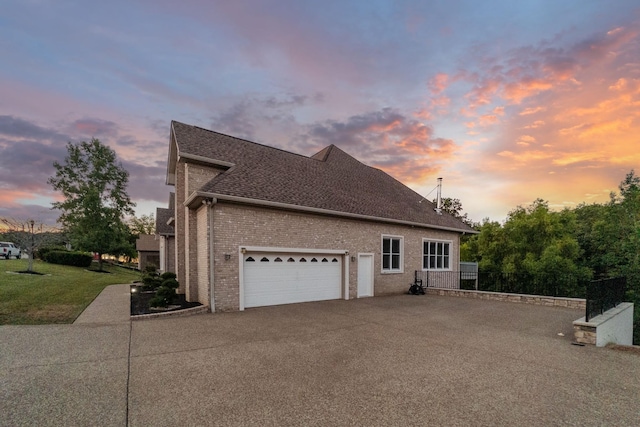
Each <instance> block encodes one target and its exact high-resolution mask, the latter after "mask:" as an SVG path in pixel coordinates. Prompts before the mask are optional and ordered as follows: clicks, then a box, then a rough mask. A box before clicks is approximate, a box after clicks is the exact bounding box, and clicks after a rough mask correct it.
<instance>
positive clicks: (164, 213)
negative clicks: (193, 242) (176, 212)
mask: <svg viewBox="0 0 640 427" xmlns="http://www.w3.org/2000/svg"><path fill="white" fill-rule="evenodd" d="M172 194H173V193H172ZM172 216H173V209H164V208H156V234H160V235H162V236H173V235H174V234H175V231H174V229H173V226H172V225H167V222H169V219H171V217H172Z"/></svg>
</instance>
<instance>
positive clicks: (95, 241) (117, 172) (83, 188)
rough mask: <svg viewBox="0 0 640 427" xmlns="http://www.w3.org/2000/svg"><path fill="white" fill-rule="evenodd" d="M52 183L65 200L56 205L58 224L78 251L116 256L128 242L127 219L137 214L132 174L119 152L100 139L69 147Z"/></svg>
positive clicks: (99, 255) (100, 263)
mask: <svg viewBox="0 0 640 427" xmlns="http://www.w3.org/2000/svg"><path fill="white" fill-rule="evenodd" d="M53 166H54V167H55V169H56V174H55V176H53V177H51V178H49V181H48V182H49V184H51V185H52V186H53V188H54V189H55V190H58V191H61V192H62V195H63V196H64V198H65V200H64V201H62V202H55V203H53V207H54V208H56V209H59V210H60V211H61V212H62V213H61V215H60V218H59V219H58V221H59V222H60V223H61V224H62V225H63V226H64V227H65V229H66V230H67V231H68V233H69V236H70V237H71V241H72V243H73V244H74V246H76V247H77V248H78V249H81V250H85V251H89V252H94V253H97V254H98V260H99V268H100V270H102V255H103V254H108V253H113V251H114V250H115V249H116V248H118V247H121V246H123V241H125V240H126V229H127V227H126V226H125V224H124V216H125V215H132V214H133V207H134V206H135V204H134V203H133V202H131V199H130V198H129V196H128V194H127V192H126V187H127V183H128V180H129V173H128V172H127V171H126V170H125V169H124V168H123V167H122V165H121V164H120V163H116V153H115V151H113V150H112V149H111V148H109V147H107V146H106V145H103V144H102V143H101V142H100V141H99V140H97V139H95V138H94V139H92V140H91V142H84V141H83V142H80V143H79V144H72V143H71V142H70V143H68V144H67V156H66V157H65V160H64V163H63V164H60V163H58V162H54V163H53Z"/></svg>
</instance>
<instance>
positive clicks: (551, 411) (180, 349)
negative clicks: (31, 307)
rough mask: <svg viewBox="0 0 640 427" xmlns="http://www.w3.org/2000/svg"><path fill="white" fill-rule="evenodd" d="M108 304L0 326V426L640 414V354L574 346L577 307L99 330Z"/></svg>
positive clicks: (386, 309) (299, 315)
mask: <svg viewBox="0 0 640 427" xmlns="http://www.w3.org/2000/svg"><path fill="white" fill-rule="evenodd" d="M101 297H102V294H101ZM107 300H111V301H113V303H114V304H119V303H115V301H117V300H120V301H124V295H123V294H122V292H120V291H118V290H117V289H112V288H107V289H106V290H105V292H104V297H103V298H99V299H96V301H95V303H94V304H96V307H97V308H95V310H96V311H95V312H94V313H96V314H95V315H91V316H90V313H91V312H87V315H86V316H84V319H83V321H82V322H76V323H75V324H73V325H48V326H2V327H0V343H2V346H1V347H0V384H2V387H1V388H0V414H1V415H0V425H3V426H4V425H6V426H15V425H65V426H66V425H74V426H81V425H101V426H150V425H153V426H164V425H166V426H174V425H192V426H201V425H259V426H281V425H296V426H299V425H318V426H321V425H447V426H458V425H459V426H469V425H473V426H484V425H486V426H496V425H497V426H500V425H504V426H512V425H576V426H596V425H598V426H600V425H616V426H632V425H633V426H635V425H638V420H639V419H640V406H639V405H638V396H640V382H639V381H638V378H640V356H638V355H637V354H630V353H624V352H618V351H613V350H610V349H599V348H595V347H589V346H587V347H578V346H574V345H571V331H572V325H571V322H572V321H573V320H575V319H577V318H578V317H580V316H581V315H582V313H581V312H580V311H576V310H572V309H566V308H557V307H538V306H525V305H519V304H511V303H505V302H496V301H482V300H471V299H466V298H455V297H440V296H431V295H428V296H408V295H398V296H393V297H377V298H366V299H360V300H355V301H326V302H319V303H308V304H296V305H288V306H278V307H265V308H258V309H251V310H247V311H245V312H242V313H224V314H204V315H197V316H192V317H184V318H166V319H157V320H151V321H146V322H128V321H124V320H123V318H122V317H121V315H114V317H113V319H114V320H113V323H106V322H105V319H106V318H107V314H106V313H105V311H106V312H108V311H109V309H108V307H109V304H108V302H107ZM103 304H104V305H103ZM101 305H102V307H103V308H102V309H100V308H99V307H100V306H101ZM92 306H93V304H92ZM119 309H120V308H118V310H119ZM92 310H93V307H92ZM98 313H102V314H98ZM92 316H95V317H93V320H91V318H92ZM79 319H80V318H79ZM559 334H562V335H559ZM130 338H131V339H130Z"/></svg>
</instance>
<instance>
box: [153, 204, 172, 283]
mask: <svg viewBox="0 0 640 427" xmlns="http://www.w3.org/2000/svg"><path fill="white" fill-rule="evenodd" d="M174 213H175V193H173V192H171V193H170V194H169V207H168V208H157V209H156V236H157V238H158V239H159V241H160V248H159V249H160V255H159V258H160V260H159V261H160V264H159V270H160V272H162V273H164V272H165V271H173V272H175V269H176V267H175V265H176V263H175V259H176V250H175V247H176V243H175V232H174V229H173V223H174V222H173V218H174Z"/></svg>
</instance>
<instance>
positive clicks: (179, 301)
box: [131, 285, 202, 316]
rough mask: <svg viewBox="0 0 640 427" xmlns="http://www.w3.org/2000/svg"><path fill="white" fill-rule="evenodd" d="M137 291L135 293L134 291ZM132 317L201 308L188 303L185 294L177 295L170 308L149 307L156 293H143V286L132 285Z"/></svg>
mask: <svg viewBox="0 0 640 427" xmlns="http://www.w3.org/2000/svg"><path fill="white" fill-rule="evenodd" d="M134 289H135V291H134ZM131 290H132V292H131V315H132V316H137V315H141V314H152V313H164V312H169V311H176V310H184V309H187V308H193V307H200V306H201V305H202V304H200V303H199V302H188V301H187V300H186V296H185V294H176V298H175V300H174V302H173V304H171V305H169V306H168V307H166V308H164V307H149V301H151V299H152V298H153V297H154V296H155V292H154V291H143V290H142V286H139V285H131Z"/></svg>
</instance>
